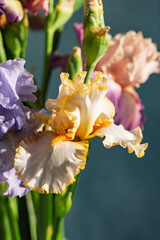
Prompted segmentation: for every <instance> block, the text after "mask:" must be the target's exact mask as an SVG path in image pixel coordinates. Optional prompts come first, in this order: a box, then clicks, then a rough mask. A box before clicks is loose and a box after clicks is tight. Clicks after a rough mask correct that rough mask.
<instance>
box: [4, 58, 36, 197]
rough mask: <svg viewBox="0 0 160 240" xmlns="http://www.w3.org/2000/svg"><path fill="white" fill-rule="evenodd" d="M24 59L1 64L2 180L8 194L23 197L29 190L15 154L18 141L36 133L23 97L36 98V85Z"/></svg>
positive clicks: (25, 98) (30, 99) (27, 98)
mask: <svg viewBox="0 0 160 240" xmlns="http://www.w3.org/2000/svg"><path fill="white" fill-rule="evenodd" d="M24 64H25V60H23V59H15V60H9V61H7V62H4V63H1V64H0V182H3V181H6V182H7V183H8V189H7V191H6V193H5V195H9V196H11V197H15V196H17V195H18V196H20V197H22V196H23V195H24V194H25V193H26V192H27V191H29V189H28V188H26V187H25V186H24V185H23V183H22V182H21V180H20V179H19V178H18V176H17V174H16V172H15V170H14V155H15V152H16V148H17V147H18V145H19V142H20V141H21V140H22V139H23V138H24V137H26V136H28V135H33V131H34V129H33V127H31V126H30V125H29V119H28V115H29V114H28V112H32V111H33V110H30V109H29V108H27V107H25V106H24V105H23V102H24V101H35V100H36V97H35V96H34V95H33V92H36V90H37V87H36V86H35V85H34V82H33V76H32V75H31V74H30V73H29V72H27V71H26V70H25V68H24Z"/></svg>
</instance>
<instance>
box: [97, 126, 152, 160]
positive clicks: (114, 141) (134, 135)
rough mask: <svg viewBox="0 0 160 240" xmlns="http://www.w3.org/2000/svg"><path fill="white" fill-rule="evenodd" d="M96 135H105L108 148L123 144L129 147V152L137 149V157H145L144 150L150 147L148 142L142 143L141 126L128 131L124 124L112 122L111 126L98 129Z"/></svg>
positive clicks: (105, 143) (105, 144) (104, 142)
mask: <svg viewBox="0 0 160 240" xmlns="http://www.w3.org/2000/svg"><path fill="white" fill-rule="evenodd" d="M94 135H96V136H99V137H105V139H104V141H103V144H104V146H105V147H106V148H110V147H112V146H114V145H121V146H122V147H124V148H126V147H128V152H129V153H132V152H133V151H135V154H136V156H137V157H143V156H144V151H145V149H146V148H147V147H148V144H147V143H145V144H140V142H141V140H142V138H143V136H142V132H141V129H140V128H139V127H137V128H135V129H134V130H132V131H127V130H125V128H124V127H123V126H122V125H119V126H117V125H115V124H114V123H111V125H110V126H108V127H105V128H101V129H98V130H97V131H95V133H94Z"/></svg>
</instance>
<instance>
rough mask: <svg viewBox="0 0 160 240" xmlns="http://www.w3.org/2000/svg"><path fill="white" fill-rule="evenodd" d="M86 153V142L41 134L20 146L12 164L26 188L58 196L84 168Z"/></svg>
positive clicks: (28, 139)
mask: <svg viewBox="0 0 160 240" xmlns="http://www.w3.org/2000/svg"><path fill="white" fill-rule="evenodd" d="M87 151H88V141H80V142H73V141H68V138H66V136H57V135H56V134H55V133H53V132H51V131H50V132H42V133H40V134H39V135H37V136H31V137H27V138H25V139H24V140H23V141H22V142H21V143H20V146H19V148H18V149H17V153H16V156H15V164H14V165H15V169H16V171H17V173H18V176H19V177H20V179H22V181H23V182H24V185H26V186H27V187H30V188H32V189H33V190H36V191H38V192H41V193H44V192H47V193H48V192H52V193H60V192H62V191H64V190H65V189H66V187H67V186H68V185H69V184H71V183H73V182H74V181H75V179H74V176H75V175H76V174H78V173H79V171H80V169H84V167H85V164H86V156H87Z"/></svg>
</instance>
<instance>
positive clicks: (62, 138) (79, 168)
mask: <svg viewBox="0 0 160 240" xmlns="http://www.w3.org/2000/svg"><path fill="white" fill-rule="evenodd" d="M44 133H45V134H47V135H49V136H51V135H53V134H54V133H53V132H51V131H46V132H40V133H38V134H37V135H35V136H29V137H30V138H32V139H34V138H35V137H36V138H39V137H41V135H43V134H44ZM58 138H59V142H62V141H64V139H65V137H64V135H62V136H58ZM25 139H28V137H25V138H24V139H23V140H21V141H20V144H19V147H18V148H17V149H16V154H15V157H14V169H15V171H16V173H17V175H18V177H19V178H20V180H21V181H22V182H23V185H24V186H25V187H27V188H29V189H32V190H33V191H36V192H38V193H42V194H45V193H46V194H49V193H54V194H60V193H62V192H65V191H66V189H67V187H68V186H69V185H71V184H73V183H74V182H75V181H76V179H75V176H76V175H78V174H79V173H80V170H83V169H84V168H85V165H86V160H87V155H88V149H89V142H88V141H83V144H84V145H87V147H86V148H88V149H87V150H86V154H83V156H84V159H85V160H84V162H82V163H81V165H80V166H78V170H77V173H76V174H75V176H74V178H73V179H72V180H71V181H70V182H69V183H68V184H66V186H65V189H64V190H63V191H62V192H55V191H52V192H48V191H46V190H45V187H43V186H44V185H43V186H42V187H41V189H42V191H40V190H39V189H37V188H31V187H30V186H29V185H28V184H27V183H26V182H25V181H24V180H23V177H22V175H21V174H20V173H19V172H18V170H17V168H16V165H15V159H16V155H17V154H19V153H20V150H21V148H22V147H21V145H22V143H23V142H24V141H25ZM66 141H68V137H66ZM54 142H55V143H56V142H58V141H55V139H54V140H53V141H51V146H52V145H53V144H54ZM73 142H74V141H73ZM74 143H76V142H74ZM81 159H82V158H81Z"/></svg>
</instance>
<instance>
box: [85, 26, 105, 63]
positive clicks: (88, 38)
mask: <svg viewBox="0 0 160 240" xmlns="http://www.w3.org/2000/svg"><path fill="white" fill-rule="evenodd" d="M108 31H109V27H106V28H97V27H89V28H86V29H85V31H84V39H83V50H84V53H85V57H86V62H87V65H90V66H91V65H96V63H97V62H98V61H99V60H100V59H101V58H102V57H103V56H104V54H105V53H106V51H107V48H108V38H107V33H108Z"/></svg>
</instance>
